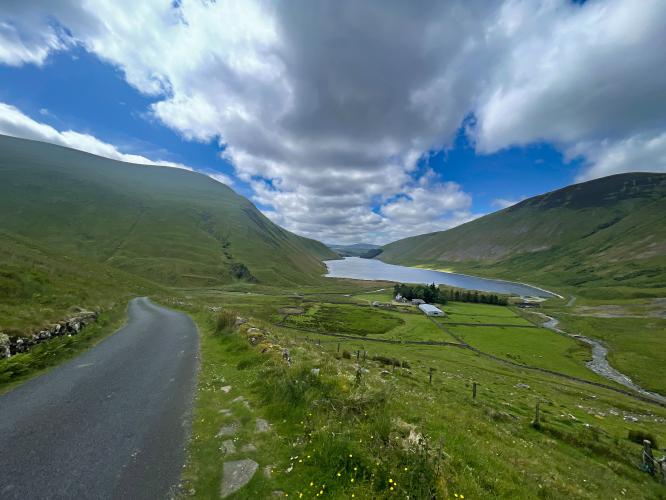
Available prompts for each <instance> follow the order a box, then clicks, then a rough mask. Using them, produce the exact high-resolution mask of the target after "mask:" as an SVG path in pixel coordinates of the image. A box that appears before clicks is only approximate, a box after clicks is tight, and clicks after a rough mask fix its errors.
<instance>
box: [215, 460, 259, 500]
mask: <svg viewBox="0 0 666 500" xmlns="http://www.w3.org/2000/svg"><path fill="white" fill-rule="evenodd" d="M258 467H259V464H258V463H257V462H255V461H254V460H250V459H245V460H235V461H233V462H225V463H224V465H223V466H222V484H221V486H220V497H221V498H226V497H228V496H229V495H231V494H232V493H236V492H237V491H238V490H240V489H241V488H242V487H243V486H245V485H246V484H247V483H249V482H250V480H251V479H252V478H253V477H254V474H255V473H256V472H257V468H258Z"/></svg>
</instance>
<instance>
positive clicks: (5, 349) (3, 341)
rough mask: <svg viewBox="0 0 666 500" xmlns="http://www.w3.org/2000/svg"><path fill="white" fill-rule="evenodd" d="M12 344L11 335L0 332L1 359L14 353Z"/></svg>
mask: <svg viewBox="0 0 666 500" xmlns="http://www.w3.org/2000/svg"><path fill="white" fill-rule="evenodd" d="M10 344H11V342H10V340H9V335H7V334H6V333H0V359H2V358H8V357H10V356H11V355H12V353H11V350H10V348H9V346H10Z"/></svg>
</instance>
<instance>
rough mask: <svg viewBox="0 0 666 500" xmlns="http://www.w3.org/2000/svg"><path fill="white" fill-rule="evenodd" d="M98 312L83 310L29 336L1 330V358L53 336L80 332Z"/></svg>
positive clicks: (91, 321)
mask: <svg viewBox="0 0 666 500" xmlns="http://www.w3.org/2000/svg"><path fill="white" fill-rule="evenodd" d="M97 316H98V314H97V313H96V312H92V311H81V312H79V313H78V314H77V315H76V316H73V317H71V318H69V319H66V320H64V321H60V322H58V323H55V324H53V325H50V326H48V327H46V328H42V329H41V330H39V331H37V332H35V333H33V334H32V335H29V336H9V335H7V334H5V333H2V332H0V359H2V358H8V357H10V356H13V355H14V354H18V353H21V352H25V351H27V350H29V349H30V348H31V347H32V346H34V345H36V344H40V343H42V342H44V341H47V340H49V339H51V338H53V337H63V336H65V335H67V336H68V337H69V336H72V335H76V334H77V333H79V332H80V331H81V330H82V329H83V328H84V327H85V326H86V325H88V324H90V323H94V322H95V321H97Z"/></svg>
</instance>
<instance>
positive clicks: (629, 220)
mask: <svg viewBox="0 0 666 500" xmlns="http://www.w3.org/2000/svg"><path fill="white" fill-rule="evenodd" d="M664 214H666V175H665V174H650V173H629V174H619V175H613V176H610V177H605V178H602V179H596V180H593V181H589V182H584V183H581V184H575V185H572V186H568V187H566V188H563V189H560V190H557V191H553V192H551V193H547V194H544V195H541V196H535V197H533V198H530V199H528V200H525V201H523V202H521V203H518V204H516V205H514V206H512V207H509V208H506V209H504V210H501V211H499V212H495V213H493V214H490V215H487V216H485V217H481V218H480V219H477V220H474V221H472V222H468V223H467V224H463V225H461V226H459V227H456V228H453V229H450V230H448V231H442V232H437V233H431V234H424V235H421V236H415V237H412V238H406V239H403V240H399V241H396V242H394V243H390V244H388V245H386V246H385V247H384V251H383V253H382V254H381V255H380V256H379V258H380V259H381V260H383V261H386V262H390V263H395V264H405V265H423V266H428V267H435V268H449V269H454V270H460V271H467V272H473V273H476V274H483V275H486V276H496V277H502V278H506V279H520V280H528V281H530V282H534V283H539V284H543V285H548V286H554V287H565V288H568V287H582V288H585V289H595V292H594V293H595V294H601V295H602V294H604V293H605V291H604V289H608V288H613V289H616V290H617V289H618V288H621V289H626V290H625V291H628V293H629V294H632V293H635V294H650V293H652V292H651V291H650V289H659V288H663V287H666V283H665V282H664V276H666V217H665V216H664ZM639 289H640V291H639ZM654 293H657V292H656V291H655V292H654Z"/></svg>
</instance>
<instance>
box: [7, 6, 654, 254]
mask: <svg viewBox="0 0 666 500" xmlns="http://www.w3.org/2000/svg"><path fill="white" fill-rule="evenodd" d="M8 1H9V3H8V5H9V7H7V6H5V5H4V4H3V5H2V6H0V23H4V24H2V26H6V27H8V28H5V29H4V30H0V46H2V45H3V43H6V45H5V47H6V48H5V53H4V55H3V53H2V52H0V62H2V61H4V62H5V63H8V64H19V63H37V64H39V63H42V62H43V61H44V58H45V54H47V53H48V52H49V51H55V50H65V49H66V48H67V47H70V46H72V45H73V44H80V45H82V46H83V47H85V48H86V49H87V50H89V51H90V52H93V53H95V54H97V55H98V56H99V57H100V58H102V59H104V60H105V61H108V62H110V63H112V64H114V65H116V66H117V67H119V68H121V69H122V71H123V72H124V75H125V78H126V79H127V81H128V82H129V83H130V84H131V85H134V86H135V87H136V88H137V89H139V90H140V91H141V92H143V93H145V94H147V95H150V96H153V97H154V99H155V101H154V104H153V105H152V107H151V111H152V113H153V114H154V116H155V117H157V118H158V119H159V120H161V121H162V122H163V123H164V124H166V125H167V126H169V127H171V128H173V129H174V130H176V131H178V132H179V133H181V134H182V135H183V136H184V137H186V138H188V139H191V140H198V141H211V140H216V141H218V142H219V143H220V144H221V145H224V157H225V158H226V159H228V160H229V161H231V162H232V163H233V165H234V167H235V169H236V174H237V176H238V177H239V178H240V179H242V180H243V181H246V182H249V183H250V185H251V186H252V187H253V188H254V192H255V201H258V202H260V203H261V204H262V205H264V206H268V207H270V208H269V209H268V210H267V211H266V212H267V214H268V215H269V216H270V217H271V218H273V219H274V220H276V221H278V222H280V223H281V224H283V225H285V226H286V227H288V228H289V229H291V230H294V231H296V232H300V233H303V234H307V235H309V236H314V237H318V238H320V239H323V240H326V241H332V240H335V241H340V242H345V241H353V240H368V239H374V240H375V241H379V240H381V239H386V238H392V237H399V236H403V235H407V234H412V233H413V232H414V231H420V230H431V227H432V228H435V229H439V228H443V227H446V226H447V225H449V224H455V223H457V222H460V221H464V220H467V219H468V218H469V217H472V215H471V213H470V201H469V196H468V195H467V194H465V193H464V192H463V190H462V188H461V187H460V186H455V185H452V184H450V183H446V182H443V181H441V180H437V179H431V178H429V177H426V178H425V179H422V178H421V177H420V175H419V173H418V169H417V168H416V164H417V160H418V159H419V158H421V157H423V156H424V155H426V156H427V154H428V152H429V151H430V150H431V149H440V148H442V147H447V146H448V145H449V144H450V143H451V140H452V137H453V136H454V134H455V132H456V131H457V129H458V127H459V126H460V125H461V123H462V121H463V119H464V118H465V117H466V116H469V115H470V114H471V115H474V117H475V124H474V125H473V126H471V127H470V133H471V134H472V135H473V138H474V140H475V143H476V147H477V151H478V152H480V153H492V152H495V151H498V150H500V149H502V148H506V147H509V146H511V145H525V144H531V143H534V142H540V141H546V142H551V143H554V144H555V145H556V146H557V147H559V148H560V149H561V150H562V151H564V152H566V153H567V155H568V157H573V156H575V155H577V154H578V155H584V156H585V159H586V165H585V166H584V167H583V168H584V170H583V171H582V172H581V173H580V175H581V177H585V178H589V177H590V176H597V175H604V173H607V172H611V171H618V169H620V170H621V169H627V168H632V169H636V170H650V169H660V168H662V167H661V166H660V165H662V164H663V163H662V159H663V156H660V155H662V149H661V147H660V146H659V144H660V142H659V137H660V134H661V133H663V130H664V128H665V127H666V71H664V70H663V68H664V67H666V51H664V50H662V49H661V47H663V46H664V44H665V43H666V36H665V35H664V31H663V26H664V24H665V23H666V2H664V1H662V0H642V1H641V2H640V6H638V5H637V4H636V3H635V2H627V1H626V0H606V1H600V0H597V1H588V2H586V3H584V4H583V5H579V4H576V3H574V2H571V1H569V0H541V1H527V0H505V1H503V2H500V1H497V2H487V1H481V0H478V1H474V0H456V1H450V2H440V1H434V0H433V1H423V2H418V3H409V2H400V1H395V2H393V1H386V0H382V1H366V2H356V1H352V0H349V1H345V0H336V1H326V0H322V1H318V2H309V1H303V2H296V3H274V2H267V1H262V0H254V1H252V0H243V1H240V0H219V1H217V2H204V1H199V0H183V1H182V2H179V3H178V4H177V5H176V6H175V7H174V6H173V5H174V4H173V3H171V2H166V1H162V0H145V1H142V2H139V3H137V2H133V1H132V2H131V1H130V0H114V1H111V0H97V1H95V2H91V1H84V2H81V3H79V2H74V1H73V0H63V1H62V2H58V3H57V4H55V5H54V3H53V2H48V1H46V0H22V1H18V0H8ZM63 27H66V28H67V30H65V29H64V28H63ZM70 34H71V36H70ZM1 50H3V49H0V51H1ZM622 155H624V156H622ZM621 156H622V158H625V159H621V160H620V159H618V158H620V157H621ZM637 162H641V164H640V165H638V164H636V165H634V166H633V167H632V166H631V164H632V163H637ZM619 165H622V166H619ZM535 168H539V167H538V166H535ZM440 198H441V200H440ZM440 201H441V203H440ZM504 201H509V200H504ZM498 203H499V201H498ZM421 209H422V210H423V211H422V212H421V213H420V218H418V221H417V222H415V220H416V219H415V216H414V215H411V214H415V213H418V211H419V210H421Z"/></svg>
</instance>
